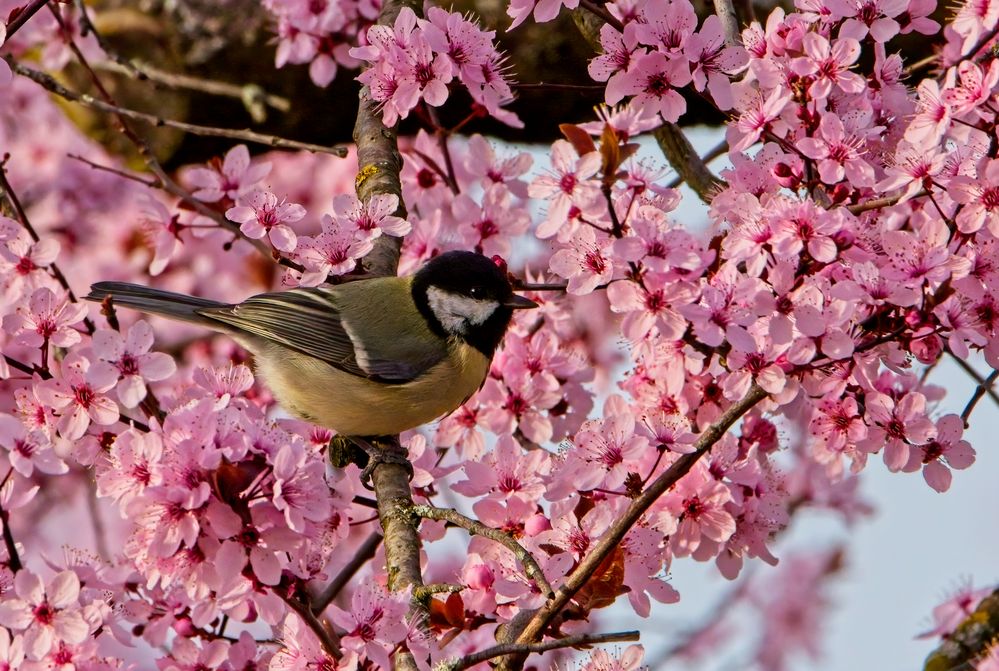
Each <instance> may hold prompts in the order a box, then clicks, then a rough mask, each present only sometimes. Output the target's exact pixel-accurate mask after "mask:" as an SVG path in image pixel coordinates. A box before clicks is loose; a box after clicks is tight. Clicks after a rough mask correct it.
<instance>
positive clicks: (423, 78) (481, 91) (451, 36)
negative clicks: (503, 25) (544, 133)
mask: <svg viewBox="0 0 999 671" xmlns="http://www.w3.org/2000/svg"><path fill="white" fill-rule="evenodd" d="M495 36H496V33H495V32H494V31H483V30H482V29H481V28H479V27H478V25H476V24H475V23H474V22H473V21H471V20H469V19H468V18H465V17H463V16H462V15H461V14H458V13H456V12H447V11H445V10H443V9H440V8H437V7H430V8H428V9H427V18H426V19H421V18H417V16H416V13H415V12H414V11H413V10H412V9H410V8H409V7H403V9H402V11H400V12H399V16H398V17H397V18H396V20H395V24H394V25H393V26H392V27H389V26H381V25H378V26H372V27H370V28H369V29H368V31H367V33H366V40H367V42H368V44H367V45H366V46H362V47H356V48H354V49H351V50H350V55H351V56H353V57H354V58H357V59H360V60H362V61H367V62H368V63H370V64H371V67H369V68H368V69H367V70H365V72H364V73H363V74H361V76H360V77H358V78H357V79H358V81H360V82H361V83H362V84H366V85H367V86H368V88H369V89H370V90H371V97H372V99H373V100H375V101H376V102H378V103H379V104H380V105H381V106H382V120H383V121H384V122H385V125H387V126H393V125H395V123H396V122H397V121H398V120H399V119H405V118H406V117H407V116H409V113H410V112H411V111H412V110H413V109H414V108H415V107H416V106H417V105H418V104H419V103H420V102H421V101H422V102H424V103H426V104H427V105H430V106H431V107H439V106H441V105H443V104H444V101H446V100H447V98H448V85H449V84H450V83H451V81H452V80H453V79H457V80H458V81H459V82H461V84H462V85H463V86H464V87H465V88H466V89H467V90H468V93H469V95H471V97H472V101H473V102H474V103H475V104H476V105H477V106H479V107H480V108H481V109H483V110H484V111H485V112H486V113H488V114H490V115H491V116H493V117H495V118H497V119H499V120H500V121H502V122H503V123H505V124H508V125H510V126H514V127H517V128H521V127H523V123H522V122H521V121H520V119H518V118H517V115H515V114H513V113H512V112H510V111H508V110H505V109H503V108H502V106H503V105H505V104H507V103H508V102H510V101H511V100H513V92H512V91H511V89H510V83H509V82H508V81H507V77H506V75H505V73H504V66H503V61H504V57H503V55H502V54H501V53H500V52H499V51H497V49H496V45H495V42H494V38H495Z"/></svg>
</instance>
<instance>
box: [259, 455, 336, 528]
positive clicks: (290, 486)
mask: <svg viewBox="0 0 999 671" xmlns="http://www.w3.org/2000/svg"><path fill="white" fill-rule="evenodd" d="M325 491H328V488H326V487H325V485H324V479H323V470H322V464H321V463H320V462H317V461H314V460H309V459H308V458H307V454H306V452H305V450H304V447H303V446H302V445H301V444H300V443H288V444H286V445H284V446H283V447H281V449H280V450H278V453H277V455H276V457H275V458H274V497H273V501H274V506H275V507H276V508H277V509H278V510H280V511H281V512H283V513H284V517H285V521H286V522H287V523H288V527H289V528H291V529H292V530H294V531H299V532H300V531H303V530H304V528H305V524H306V520H309V521H312V522H321V521H323V520H325V519H326V518H327V517H328V516H329V514H330V500H329V497H328V496H322V495H320V496H317V495H316V492H325Z"/></svg>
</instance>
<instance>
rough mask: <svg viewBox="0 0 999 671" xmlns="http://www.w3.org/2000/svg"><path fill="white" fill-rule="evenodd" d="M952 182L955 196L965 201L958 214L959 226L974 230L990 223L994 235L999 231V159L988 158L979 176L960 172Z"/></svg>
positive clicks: (966, 229) (952, 191)
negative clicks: (975, 176)
mask: <svg viewBox="0 0 999 671" xmlns="http://www.w3.org/2000/svg"><path fill="white" fill-rule="evenodd" d="M950 186H951V194H952V196H951V197H952V198H954V200H956V201H957V202H959V203H962V204H964V207H963V208H961V211H960V212H958V214H957V226H958V229H959V230H960V231H961V232H962V233H974V232H975V231H977V230H978V229H980V228H981V227H982V226H987V227H988V229H989V231H990V232H991V233H992V235H999V159H992V160H989V161H986V163H985V166H984V169H983V170H980V171H979V175H978V178H977V179H976V178H973V177H970V176H965V175H958V176H957V177H955V178H954V179H953V180H951V184H950Z"/></svg>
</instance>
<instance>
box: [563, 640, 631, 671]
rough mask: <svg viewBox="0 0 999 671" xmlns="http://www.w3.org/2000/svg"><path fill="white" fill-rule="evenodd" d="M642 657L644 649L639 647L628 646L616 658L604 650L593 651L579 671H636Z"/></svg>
mask: <svg viewBox="0 0 999 671" xmlns="http://www.w3.org/2000/svg"><path fill="white" fill-rule="evenodd" d="M644 657H645V649H644V648H643V647H642V646H640V645H629V646H628V647H627V648H625V650H624V652H623V653H621V654H620V655H618V656H612V655H611V654H610V653H608V652H607V651H606V650H594V651H593V652H591V653H590V657H589V659H588V660H587V661H586V662H584V663H583V665H582V666H581V667H579V671H637V669H640V668H641V664H642V659H643V658H644Z"/></svg>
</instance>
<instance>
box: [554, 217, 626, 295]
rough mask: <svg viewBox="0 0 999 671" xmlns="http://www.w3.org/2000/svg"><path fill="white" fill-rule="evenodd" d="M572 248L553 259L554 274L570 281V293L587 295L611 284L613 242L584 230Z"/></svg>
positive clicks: (591, 231) (574, 241)
mask: <svg viewBox="0 0 999 671" xmlns="http://www.w3.org/2000/svg"><path fill="white" fill-rule="evenodd" d="M570 245H571V246H570V247H568V248H566V249H560V250H559V251H557V252H555V254H554V255H553V256H552V259H551V269H552V272H554V273H556V274H558V275H560V276H562V277H564V278H566V279H568V280H569V288H568V291H569V293H570V294H575V295H583V294H588V293H590V292H592V291H593V290H594V289H596V288H597V286H598V285H600V284H607V283H608V282H610V280H611V277H613V275H614V261H613V258H612V257H611V254H610V241H606V240H605V241H599V240H597V235H596V233H595V232H594V231H593V229H592V228H589V227H584V228H581V229H580V230H579V232H578V233H577V234H576V235H575V236H574V237H573V239H572V242H571V243H570Z"/></svg>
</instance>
